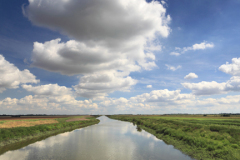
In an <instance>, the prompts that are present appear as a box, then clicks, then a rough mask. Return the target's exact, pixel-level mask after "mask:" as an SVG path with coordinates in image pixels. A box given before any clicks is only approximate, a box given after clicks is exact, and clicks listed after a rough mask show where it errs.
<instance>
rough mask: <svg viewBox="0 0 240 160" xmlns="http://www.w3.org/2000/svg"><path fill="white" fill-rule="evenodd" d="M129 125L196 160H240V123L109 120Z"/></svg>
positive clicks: (162, 118)
mask: <svg viewBox="0 0 240 160" xmlns="http://www.w3.org/2000/svg"><path fill="white" fill-rule="evenodd" d="M109 118H113V119H118V120H123V121H129V122H132V123H134V124H137V125H138V127H140V128H142V129H145V130H146V131H148V132H150V133H152V134H154V135H155V136H156V137H157V138H159V139H162V140H164V141H165V142H166V143H168V144H172V145H174V146H175V147H176V148H177V149H179V150H181V151H182V152H184V153H186V154H188V155H190V156H191V157H193V158H195V159H203V160H205V159H224V160H228V159H229V160H239V159H240V120H239V119H226V118H225V119H221V118H219V119H216V118H209V117H208V118H202V117H201V118H199V117H196V118H194V117H182V116H181V117H177V116H176V117H173V116H169V117H168V116H116V115H115V116H109Z"/></svg>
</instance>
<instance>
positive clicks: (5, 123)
mask: <svg viewBox="0 0 240 160" xmlns="http://www.w3.org/2000/svg"><path fill="white" fill-rule="evenodd" d="M96 117H97V116H95V117H94V116H44V117H43V116H32V117H29V116H28V117H24V116H23V117H1V118H2V119H1V118H0V147H3V146H6V145H9V144H14V143H17V142H22V141H28V140H30V139H33V138H39V137H42V136H45V135H51V134H56V133H59V132H63V131H68V130H72V129H76V128H82V127H86V126H89V125H93V124H96V123H98V122H99V120H98V119H96ZM0 154H1V153H0Z"/></svg>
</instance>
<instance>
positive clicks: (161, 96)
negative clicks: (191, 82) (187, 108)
mask: <svg viewBox="0 0 240 160" xmlns="http://www.w3.org/2000/svg"><path fill="white" fill-rule="evenodd" d="M180 92H181V91H180V90H175V91H169V90H168V89H164V90H153V91H151V92H150V93H144V94H141V95H138V96H135V97H131V98H130V100H131V101H133V102H140V103H143V102H161V103H163V102H168V103H170V102H171V103H173V102H176V101H181V100H185V99H194V96H193V95H191V94H181V93H180Z"/></svg>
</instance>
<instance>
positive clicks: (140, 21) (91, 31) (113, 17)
mask: <svg viewBox="0 0 240 160" xmlns="http://www.w3.org/2000/svg"><path fill="white" fill-rule="evenodd" d="M165 12H166V9H165V8H164V7H163V6H162V5H161V4H160V3H159V2H157V1H152V2H151V3H147V2H146V1H145V0H129V1H122V0H115V1H111V0H101V1H99V0H88V1H85V0H67V1H66V0H58V1H55V0H44V1H42V0H29V5H28V6H27V7H26V12H25V13H26V16H27V17H28V18H29V19H30V20H31V21H32V22H33V23H34V24H36V25H39V26H44V27H47V28H50V29H54V30H59V31H61V32H62V33H64V34H66V35H68V36H71V37H74V38H75V39H77V40H78V41H85V42H86V41H94V42H99V43H101V44H103V45H107V46H112V45H113V46H119V47H121V48H122V47H125V46H122V44H125V45H126V44H128V42H129V41H132V40H133V39H135V38H141V39H142V38H145V37H154V34H155V32H159V33H160V34H161V35H162V36H164V37H167V36H168V34H169V27H168V26H167V23H168V21H169V18H168V19H167V17H165Z"/></svg>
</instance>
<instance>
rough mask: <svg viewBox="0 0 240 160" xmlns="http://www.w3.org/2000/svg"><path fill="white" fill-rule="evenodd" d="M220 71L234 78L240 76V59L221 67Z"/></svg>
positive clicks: (234, 59)
mask: <svg viewBox="0 0 240 160" xmlns="http://www.w3.org/2000/svg"><path fill="white" fill-rule="evenodd" d="M219 70H220V71H222V72H225V73H227V74H231V75H233V76H240V58H233V59H232V63H231V64H229V63H228V62H227V63H226V64H223V65H221V66H220V67H219Z"/></svg>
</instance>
